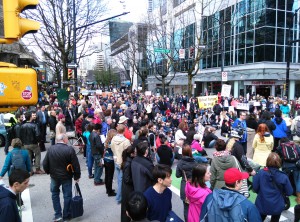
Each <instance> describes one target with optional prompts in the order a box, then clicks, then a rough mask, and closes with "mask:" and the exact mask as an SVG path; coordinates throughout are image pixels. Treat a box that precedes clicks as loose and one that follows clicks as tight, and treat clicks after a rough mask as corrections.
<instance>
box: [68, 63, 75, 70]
mask: <svg viewBox="0 0 300 222" xmlns="http://www.w3.org/2000/svg"><path fill="white" fill-rule="evenodd" d="M77 67H78V64H75V63H68V64H67V68H68V69H76V68H77Z"/></svg>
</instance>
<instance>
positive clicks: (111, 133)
mask: <svg viewBox="0 0 300 222" xmlns="http://www.w3.org/2000/svg"><path fill="white" fill-rule="evenodd" d="M115 135H117V130H115V129H110V130H109V131H108V132H107V136H106V140H105V143H104V147H105V148H108V147H109V143H110V142H111V140H112V138H113V137H114V136H115Z"/></svg>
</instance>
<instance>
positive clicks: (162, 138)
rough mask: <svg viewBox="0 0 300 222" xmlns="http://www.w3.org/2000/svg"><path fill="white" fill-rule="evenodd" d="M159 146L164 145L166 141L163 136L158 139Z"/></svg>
mask: <svg viewBox="0 0 300 222" xmlns="http://www.w3.org/2000/svg"><path fill="white" fill-rule="evenodd" d="M159 139H160V143H161V145H163V144H165V142H166V141H167V140H168V139H167V137H166V136H165V135H164V136H163V137H159Z"/></svg>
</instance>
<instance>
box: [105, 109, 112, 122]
mask: <svg viewBox="0 0 300 222" xmlns="http://www.w3.org/2000/svg"><path fill="white" fill-rule="evenodd" d="M106 111H107V110H106ZM110 119H111V116H105V118H104V120H105V122H107V121H108V120H110Z"/></svg>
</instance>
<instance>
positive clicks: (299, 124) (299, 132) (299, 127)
mask: <svg viewBox="0 0 300 222" xmlns="http://www.w3.org/2000/svg"><path fill="white" fill-rule="evenodd" d="M296 135H297V136H298V137H300V120H298V121H297V124H296Z"/></svg>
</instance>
